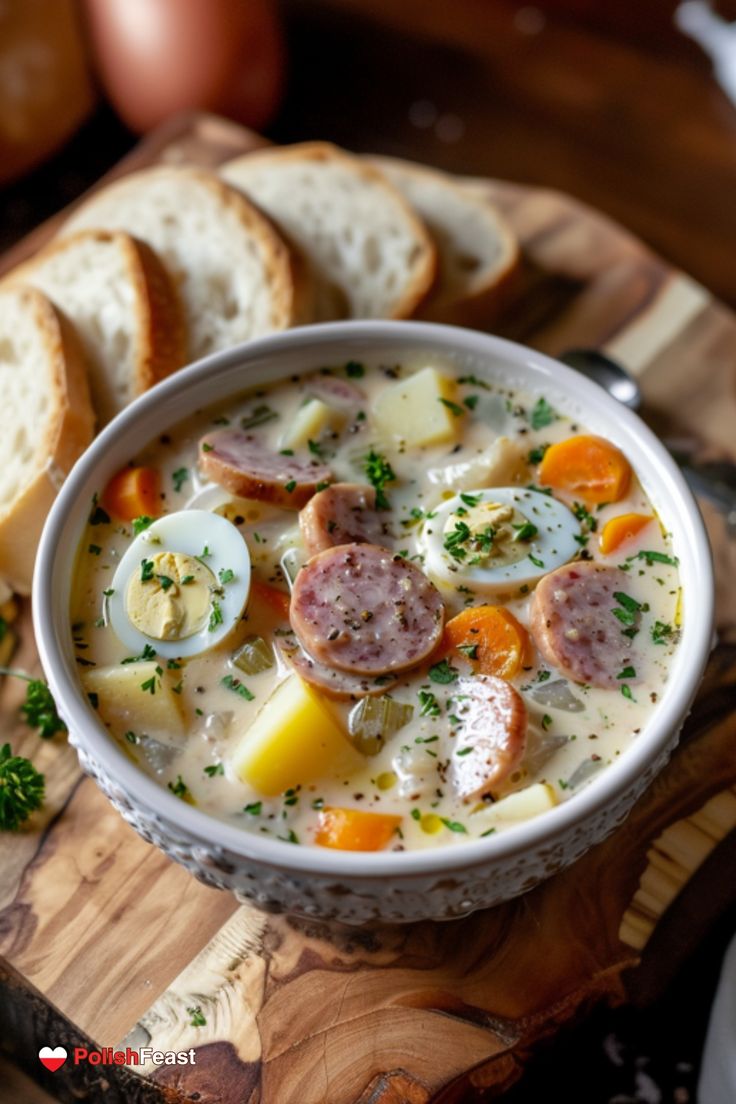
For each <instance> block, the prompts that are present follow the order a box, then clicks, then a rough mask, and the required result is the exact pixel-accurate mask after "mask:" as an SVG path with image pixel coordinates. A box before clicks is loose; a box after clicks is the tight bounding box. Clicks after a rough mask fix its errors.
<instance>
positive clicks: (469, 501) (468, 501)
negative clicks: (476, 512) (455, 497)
mask: <svg viewBox="0 0 736 1104" xmlns="http://www.w3.org/2000/svg"><path fill="white" fill-rule="evenodd" d="M480 500H481V495H479V494H477V495H471V494H468V493H467V492H466V491H461V492H460V501H461V502H464V503H465V505H466V506H470V507H471V508H472V507H473V506H477V505H478V503H479V502H480Z"/></svg>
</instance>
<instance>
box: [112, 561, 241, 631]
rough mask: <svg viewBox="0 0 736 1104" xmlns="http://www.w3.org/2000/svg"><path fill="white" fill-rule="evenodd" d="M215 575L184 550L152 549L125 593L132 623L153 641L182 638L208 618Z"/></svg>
mask: <svg viewBox="0 0 736 1104" xmlns="http://www.w3.org/2000/svg"><path fill="white" fill-rule="evenodd" d="M218 589H219V587H218V583H217V580H216V579H215V576H214V575H213V574H212V572H211V571H210V570H209V568H208V567H205V565H204V564H203V563H201V562H200V561H199V560H197V559H195V558H194V557H193V556H187V555H186V554H185V553H183V552H155V553H153V555H152V556H151V557H150V559H144V560H142V561H141V567H140V571H138V572H136V574H135V575H134V576H132V577H131V579H130V582H129V583H128V588H127V591H126V595H125V611H126V613H127V615H128V618H129V620H130V622H131V624H133V625H135V627H136V628H137V629H138V630H139V632H142V633H145V635H146V636H150V637H153V638H154V639H155V640H184V639H185V638H186V637H188V636H192V635H193V634H194V633H196V632H199V631H200V629H202V628H203V627H204V625H205V622H206V621H207V620H208V618H209V616H210V612H211V607H212V596H213V594H215V593H216V592H217V591H218Z"/></svg>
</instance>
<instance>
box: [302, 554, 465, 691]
mask: <svg viewBox="0 0 736 1104" xmlns="http://www.w3.org/2000/svg"><path fill="white" fill-rule="evenodd" d="M289 617H290V620H291V625H292V628H293V629H294V632H295V633H296V635H297V636H298V638H299V640H300V642H301V644H302V646H303V647H304V649H305V651H307V652H308V653H309V654H310V655H311V656H313V657H314V658H315V659H317V660H319V661H320V662H321V663H326V664H327V666H328V667H337V668H338V669H339V670H341V671H352V672H353V673H354V674H358V675H385V674H389V673H392V672H394V671H405V670H406V669H407V668H408V667H414V666H416V664H418V663H421V662H422V660H423V659H426V657H427V656H428V655H429V654H430V653H431V652H432V651H433V650H434V648H435V647H436V646H437V644H438V643H439V640H440V637H441V636H442V627H443V623H444V606H443V603H442V598H441V597H440V594H439V591H438V590H437V588H436V587H435V586H434V585H433V584H432V583H431V582H430V581H429V579H428V578H427V576H426V575H425V574H424V572H423V571H421V570H420V568H418V567H417V566H416V564H414V563H411V562H410V561H408V560H405V559H403V558H402V557H401V556H398V555H394V553H392V552H389V551H388V549H386V548H379V547H378V546H377V545H375V544H342V545H338V546H337V547H336V548H327V549H325V550H324V552H318V553H317V555H316V556H313V557H312V558H311V560H308V561H307V563H306V564H305V565H304V566H303V567H302V568H301V570H300V571H299V572H298V574H297V576H296V579H295V580H294V589H293V590H292V592H291V607H290V610H289Z"/></svg>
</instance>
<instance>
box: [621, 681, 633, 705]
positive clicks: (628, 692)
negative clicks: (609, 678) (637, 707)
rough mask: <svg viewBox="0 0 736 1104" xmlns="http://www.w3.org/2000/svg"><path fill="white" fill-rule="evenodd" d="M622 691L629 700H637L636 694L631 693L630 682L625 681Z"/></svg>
mask: <svg viewBox="0 0 736 1104" xmlns="http://www.w3.org/2000/svg"><path fill="white" fill-rule="evenodd" d="M621 693H622V694H623V696H624V697H625V698H628V700H629V701H632V702H633V701H636V699H635V697H634V695H633V694H632V693H631V687H630V686H629V684H628V683H626V682H625V683H624V684H623V685H622V687H621Z"/></svg>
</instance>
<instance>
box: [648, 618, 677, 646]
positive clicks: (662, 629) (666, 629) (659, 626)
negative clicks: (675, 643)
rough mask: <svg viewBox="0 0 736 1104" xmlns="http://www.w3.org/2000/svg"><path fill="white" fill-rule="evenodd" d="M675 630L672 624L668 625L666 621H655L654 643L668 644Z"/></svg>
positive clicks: (653, 628) (653, 630) (653, 629)
mask: <svg viewBox="0 0 736 1104" xmlns="http://www.w3.org/2000/svg"><path fill="white" fill-rule="evenodd" d="M673 632H674V629H673V628H672V626H671V625H667V624H666V623H665V622H664V621H655V622H654V624H653V625H652V643H653V644H666V643H667V641H668V639H669V638H670V637H671V636H672V634H673Z"/></svg>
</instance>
